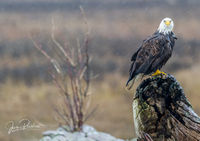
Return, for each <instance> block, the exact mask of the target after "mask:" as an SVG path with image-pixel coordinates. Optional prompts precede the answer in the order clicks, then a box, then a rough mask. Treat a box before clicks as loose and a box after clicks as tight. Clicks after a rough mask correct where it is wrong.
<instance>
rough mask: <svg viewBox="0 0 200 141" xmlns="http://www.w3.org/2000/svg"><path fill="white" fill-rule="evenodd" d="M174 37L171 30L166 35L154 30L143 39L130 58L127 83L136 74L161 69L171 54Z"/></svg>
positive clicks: (149, 72)
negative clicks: (149, 35)
mask: <svg viewBox="0 0 200 141" xmlns="http://www.w3.org/2000/svg"><path fill="white" fill-rule="evenodd" d="M175 39H177V38H176V37H175V35H174V33H173V32H170V33H169V34H166V35H164V34H163V33H159V32H155V33H154V34H153V35H152V36H151V37H149V38H147V39H146V40H144V41H143V43H142V45H141V46H140V48H139V49H138V50H137V52H136V53H134V54H133V56H132V58H131V61H132V64H131V68H130V70H129V75H130V76H129V80H128V81H127V85H128V83H129V82H130V81H131V80H133V79H135V77H136V76H137V75H138V74H143V75H148V74H151V73H153V72H155V71H156V70H157V69H161V68H162V66H163V65H165V63H166V62H167V61H168V59H169V58H170V57H171V55H172V51H173V47H174V44H175Z"/></svg>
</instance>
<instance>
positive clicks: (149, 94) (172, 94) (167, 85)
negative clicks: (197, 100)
mask: <svg viewBox="0 0 200 141" xmlns="http://www.w3.org/2000/svg"><path fill="white" fill-rule="evenodd" d="M133 116H134V123H135V129H136V134H137V135H138V136H141V134H143V133H147V134H149V136H150V137H151V138H152V139H153V141H200V117H199V116H198V115H197V114H196V113H195V112H194V110H193V109H192V106H191V104H190V103H189V101H188V100H187V98H186V97H185V94H184V92H183V89H182V87H181V86H180V84H179V83H178V82H177V81H176V79H175V78H174V77H173V76H172V75H167V76H155V77H153V78H148V79H146V80H144V81H143V82H142V83H141V84H140V85H139V86H138V88H137V90H136V95H135V98H134V101H133Z"/></svg>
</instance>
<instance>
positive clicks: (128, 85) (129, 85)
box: [126, 77, 135, 90]
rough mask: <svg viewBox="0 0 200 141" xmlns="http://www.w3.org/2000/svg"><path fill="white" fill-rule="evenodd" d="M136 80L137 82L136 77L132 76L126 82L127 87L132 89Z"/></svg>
mask: <svg viewBox="0 0 200 141" xmlns="http://www.w3.org/2000/svg"><path fill="white" fill-rule="evenodd" d="M134 82H135V77H134V78H131V77H130V78H129V80H128V81H127V83H126V87H127V89H128V90H130V89H131V88H132V87H133V84H134Z"/></svg>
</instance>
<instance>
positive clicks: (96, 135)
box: [40, 125, 125, 141]
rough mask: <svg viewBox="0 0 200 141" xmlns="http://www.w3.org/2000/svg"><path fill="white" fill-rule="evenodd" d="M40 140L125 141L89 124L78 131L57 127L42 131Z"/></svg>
mask: <svg viewBox="0 0 200 141" xmlns="http://www.w3.org/2000/svg"><path fill="white" fill-rule="evenodd" d="M40 141H125V140H123V139H117V138H115V137H113V136H111V135H109V134H107V133H103V132H98V131H96V130H95V129H94V128H93V127H91V126H89V125H83V127H82V130H81V131H80V132H69V131H67V130H65V128H62V127H59V128H58V129H57V130H50V131H46V132H44V133H43V138H42V139H41V140H40Z"/></svg>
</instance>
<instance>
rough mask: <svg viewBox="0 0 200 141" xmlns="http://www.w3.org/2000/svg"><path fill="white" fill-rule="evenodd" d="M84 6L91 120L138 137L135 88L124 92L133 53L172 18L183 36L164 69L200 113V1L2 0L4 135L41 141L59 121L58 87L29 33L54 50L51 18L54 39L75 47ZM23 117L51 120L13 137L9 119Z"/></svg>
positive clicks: (0, 122)
mask: <svg viewBox="0 0 200 141" xmlns="http://www.w3.org/2000/svg"><path fill="white" fill-rule="evenodd" d="M80 5H81V6H82V7H83V8H84V10H85V13H86V17H87V20H88V23H89V26H90V28H91V32H90V42H89V46H90V55H91V56H92V62H91V68H92V73H93V74H94V75H95V76H97V77H96V78H95V79H93V80H92V86H91V94H92V103H91V107H93V106H94V105H99V106H98V109H97V111H96V112H95V114H94V115H93V116H92V117H91V118H90V119H89V120H88V121H87V124H90V125H92V126H94V127H95V128H96V129H97V130H100V131H103V132H107V133H110V134H111V135H113V136H116V137H119V138H125V139H127V138H132V137H135V132H134V124H133V120H132V106H131V105H132V97H133V91H132V92H127V91H126V90H125V83H126V81H127V79H128V70H129V66H130V57H131V55H132V54H133V53H134V52H135V51H136V50H137V48H138V47H139V46H140V44H141V42H142V41H143V40H144V39H145V38H146V37H147V36H149V35H151V34H152V33H153V32H154V31H155V30H156V29H157V27H158V25H159V23H160V21H161V20H162V19H163V18H165V17H170V18H172V19H173V20H174V23H175V27H174V32H175V34H176V36H177V37H178V40H177V41H176V45H175V47H174V53H173V57H172V58H171V59H170V60H169V61H168V63H167V65H166V66H165V67H164V68H163V70H164V71H165V72H167V73H170V74H172V75H174V76H175V77H176V78H177V80H178V81H179V82H180V83H181V85H182V86H183V88H184V90H185V93H186V96H187V97H188V98H189V101H190V102H191V104H192V106H193V108H194V109H195V112H197V113H198V114H200V104H199V99H200V62H199V61H200V56H199V54H200V31H199V26H200V15H199V13H200V8H199V7H200V1H199V0H162V1H160V0H54V1H53V0H1V1H0V113H1V114H0V140H2V141H3V140H4V141H25V140H26V141H31V140H38V139H39V138H41V136H42V134H41V133H42V132H43V131H45V130H49V129H56V128H57V127H58V123H57V122H56V121H55V119H54V117H55V112H54V110H53V109H52V103H56V102H57V101H58V99H59V94H58V89H57V88H56V86H55V85H54V84H53V83H52V81H51V77H50V75H49V74H48V71H49V69H50V64H49V63H48V61H47V59H46V58H45V57H44V56H43V55H42V54H41V53H40V52H39V51H38V50H37V49H36V48H35V47H34V45H33V43H32V41H31V40H30V38H29V36H30V35H31V36H33V37H34V40H35V41H37V42H39V43H40V44H41V46H42V47H43V48H44V49H45V50H48V51H49V52H51V53H53V49H52V44H51V43H50V40H51V19H52V17H53V18H54V19H55V24H56V27H57V28H56V33H55V34H56V38H57V40H59V41H60V42H61V43H62V44H65V43H67V44H68V45H69V46H75V45H76V41H77V38H79V39H82V38H83V37H84V33H85V31H86V26H85V25H84V19H83V17H82V16H81V13H80V9H79V6H80ZM23 118H28V119H30V120H33V121H36V122H40V123H42V124H44V125H46V126H45V128H41V129H39V130H25V131H19V132H15V133H12V134H10V135H8V133H7V132H8V129H7V128H6V124H7V123H8V122H9V121H15V122H18V121H19V120H20V119H23Z"/></svg>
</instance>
